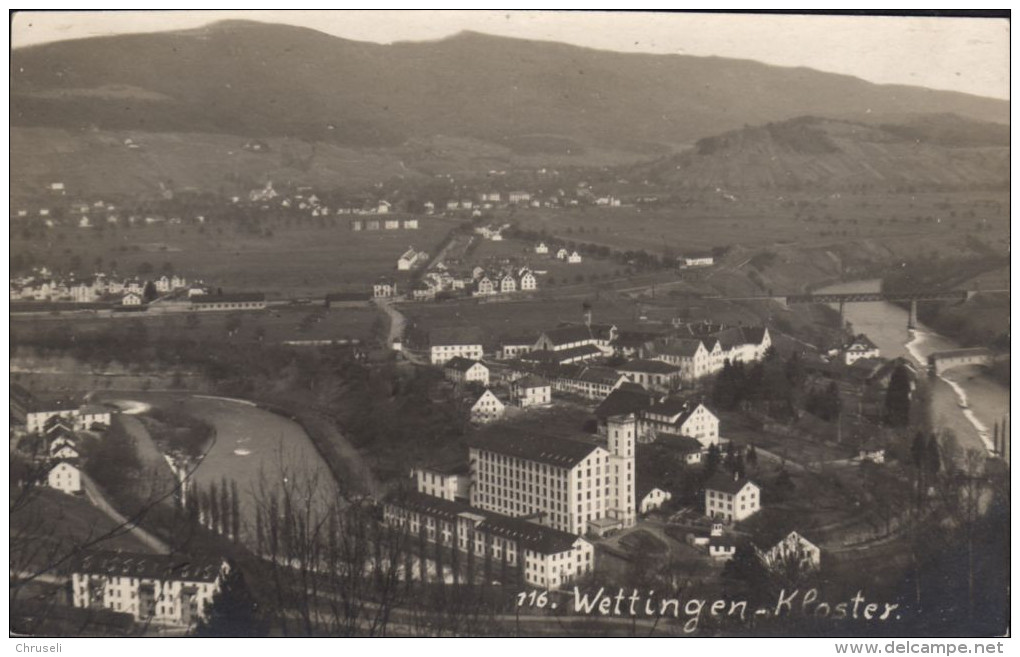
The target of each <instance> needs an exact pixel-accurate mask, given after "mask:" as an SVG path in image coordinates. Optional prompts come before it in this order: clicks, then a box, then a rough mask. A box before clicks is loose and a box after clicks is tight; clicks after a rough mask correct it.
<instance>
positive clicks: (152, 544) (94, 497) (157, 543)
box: [81, 472, 170, 554]
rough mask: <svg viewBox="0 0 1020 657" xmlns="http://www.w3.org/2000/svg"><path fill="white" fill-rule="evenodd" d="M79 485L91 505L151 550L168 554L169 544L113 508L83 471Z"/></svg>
mask: <svg viewBox="0 0 1020 657" xmlns="http://www.w3.org/2000/svg"><path fill="white" fill-rule="evenodd" d="M81 487H82V489H83V490H84V491H85V495H86V496H87V497H88V498H89V502H91V503H92V506H94V507H96V508H97V509H99V510H100V511H102V512H103V513H105V514H106V515H107V516H109V517H110V519H111V520H113V521H114V522H115V523H116V524H117V525H119V526H121V527H123V528H124V529H125V530H126V531H129V532H131V534H132V535H133V536H134V537H135V538H137V539H138V540H139V541H141V542H142V543H144V544H145V545H147V546H148V547H149V548H150V549H151V550H152V551H153V552H156V553H157V554H170V546H169V545H167V544H166V543H164V542H163V541H161V540H159V539H158V538H156V537H155V536H153V535H152V534H150V533H149V532H147V531H145V530H144V529H142V528H141V527H139V526H138V525H137V524H135V523H134V522H132V521H129V520H128V519H127V518H125V517H124V516H123V515H122V514H121V513H120V511H118V510H117V509H115V508H113V505H112V504H110V502H109V501H108V500H107V499H106V496H105V495H103V492H102V490H101V489H100V488H99V486H98V485H97V484H96V482H94V481H93V480H92V478H91V477H89V476H88V475H87V474H85V473H84V472H82V473H81Z"/></svg>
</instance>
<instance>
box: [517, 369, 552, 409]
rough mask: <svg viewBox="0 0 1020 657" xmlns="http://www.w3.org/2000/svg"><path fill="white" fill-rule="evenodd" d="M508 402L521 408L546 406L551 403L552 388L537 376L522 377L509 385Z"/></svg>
mask: <svg viewBox="0 0 1020 657" xmlns="http://www.w3.org/2000/svg"><path fill="white" fill-rule="evenodd" d="M510 400H511V401H513V402H514V403H515V404H517V405H518V406H520V407H521V408H528V407H530V406H546V405H548V404H549V403H550V402H551V401H552V386H551V385H549V382H548V381H546V380H545V379H542V378H540V377H537V376H522V377H521V378H519V379H517V380H516V381H514V382H512V383H511V384H510Z"/></svg>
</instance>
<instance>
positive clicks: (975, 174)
mask: <svg viewBox="0 0 1020 657" xmlns="http://www.w3.org/2000/svg"><path fill="white" fill-rule="evenodd" d="M1009 174H1010V169H1009V128H1008V126H1001V125H997V124H991V123H985V122H976V121H972V120H965V119H961V118H959V117H947V116H935V117H931V116H918V117H913V118H911V119H909V120H907V121H906V122H904V123H898V124H881V125H874V124H871V125H869V124H865V123H858V122H853V121H845V120H836V119H823V118H816V117H799V118H796V119H791V120H789V121H783V122H779V123H768V124H765V125H762V126H755V127H745V128H742V129H740V130H734V131H730V132H727V133H723V134H721V135H717V136H714V137H706V138H704V139H701V140H698V142H696V144H695V146H694V147H693V148H692V149H690V150H688V151H686V152H684V153H681V154H679V155H673V156H669V157H666V158H662V159H660V160H657V161H655V162H653V163H651V164H643V165H638V166H636V167H633V168H629V169H625V170H623V171H622V173H621V174H620V175H622V176H625V177H629V178H631V179H633V180H648V181H650V182H652V183H653V184H657V185H661V186H663V187H669V188H689V189H699V188H714V187H720V188H724V189H749V188H757V189H789V190H797V189H805V188H808V187H811V188H814V189H828V190H838V189H844V190H850V189H857V190H862V189H885V190H890V189H907V188H939V189H947V190H948V189H956V188H963V187H986V188H987V187H994V188H998V187H1008V185H1009Z"/></svg>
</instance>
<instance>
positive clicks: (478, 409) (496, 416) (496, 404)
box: [471, 389, 506, 424]
mask: <svg viewBox="0 0 1020 657" xmlns="http://www.w3.org/2000/svg"><path fill="white" fill-rule="evenodd" d="M505 415H506V404H504V403H503V402H502V401H501V400H500V399H499V397H497V396H496V395H495V394H493V392H492V391H491V390H488V389H486V390H485V392H483V393H482V394H481V396H479V397H478V399H477V400H476V401H475V403H474V404H472V405H471V421H472V422H477V423H479V424H486V423H489V422H495V421H496V420H501V419H503V417H504V416H505Z"/></svg>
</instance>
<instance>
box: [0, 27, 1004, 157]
mask: <svg viewBox="0 0 1020 657" xmlns="http://www.w3.org/2000/svg"><path fill="white" fill-rule="evenodd" d="M11 71H12V74H11V123H12V125H15V126H36V127H38V126H47V127H56V128H62V129H70V130H80V129H83V128H93V127H94V128H99V129H103V130H138V131H145V132H186V133H227V134H233V135H240V136H246V137H260V138H265V137H273V136H278V137H294V138H300V139H304V140H308V141H316V142H325V143H329V144H334V145H342V146H349V147H350V146H355V147H358V146H361V147H364V146H371V147H378V146H396V145H399V144H402V143H404V142H405V141H407V140H408V139H410V138H428V137H432V136H435V135H448V136H453V137H462V138H470V139H476V140H484V141H487V142H493V143H496V144H499V145H501V146H503V147H506V148H508V149H510V150H512V151H515V152H523V153H527V154H534V153H542V152H543V150H545V149H550V150H551V153H553V154H557V153H563V152H567V151H572V150H579V149H584V148H586V147H589V146H592V145H598V146H600V147H603V148H605V147H612V148H616V149H624V150H630V151H639V152H643V153H647V152H649V150H650V149H656V148H658V149H661V148H662V147H663V146H666V147H675V146H677V145H684V144H689V143H691V142H693V141H695V140H697V139H699V138H702V137H705V136H707V135H711V134H717V133H720V132H724V131H727V130H732V129H736V128H739V127H741V126H743V125H755V124H763V123H767V122H770V121H783V120H786V119H790V118H792V117H794V116H798V115H802V114H813V115H822V116H839V117H863V116H865V115H869V114H871V115H879V116H881V115H895V114H905V113H914V112H920V111H933V110H937V111H942V112H952V113H955V114H959V115H962V116H967V117H971V118H974V119H979V120H982V121H997V122H1000V123H1007V122H1008V120H1009V104H1008V102H1006V101H1000V100H993V99H988V98H980V97H976V96H969V95H966V94H959V93H952V92H944V91H934V90H929V89H923V88H917V87H907V86H891V85H876V84H871V83H868V82H865V81H863V80H860V79H857V78H853V77H849V76H844V75H836V74H831V73H823V72H819V71H815V70H811V69H806V68H780V67H774V66H768V65H765V64H760V63H756V62H751V61H742V60H732V59H722V58H714V57H708V58H705V57H691V56H680V55H651V54H630V53H617V52H607V51H598V50H592V49H586V48H579V47H576V46H570V45H564V44H557V43H551V42H537V41H527V40H521V39H511V38H504V37H494V36H487V35H481V34H475V33H462V34H459V35H457V36H454V37H450V38H447V39H443V40H440V41H433V42H414V43H396V44H392V45H378V44H372V43H362V42H357V41H350V40H345V39H340V38H336V37H332V36H329V35H326V34H323V33H320V32H317V31H314V30H309V29H305V28H298V27H292V26H283V25H270V24H264V23H253V22H245V21H228V22H223V23H217V24H214V25H211V26H209V27H205V28H202V29H198V30H189V31H181V32H167V33H158V34H149V35H120V36H112V37H98V38H90V39H82V40H76V41H66V42H57V43H51V44H45V45H40V46H33V47H28V48H23V49H18V50H15V51H13V53H12V67H11ZM660 152H661V151H660Z"/></svg>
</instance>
